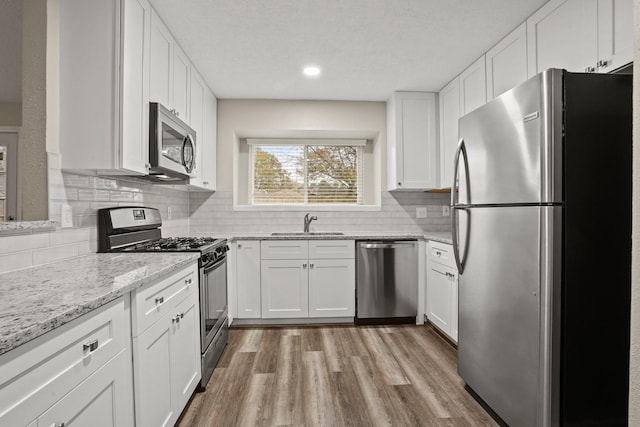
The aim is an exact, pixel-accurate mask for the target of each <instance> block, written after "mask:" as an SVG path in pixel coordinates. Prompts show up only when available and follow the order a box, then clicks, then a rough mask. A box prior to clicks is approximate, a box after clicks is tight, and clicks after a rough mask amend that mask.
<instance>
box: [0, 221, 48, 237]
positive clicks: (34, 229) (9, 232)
mask: <svg viewBox="0 0 640 427" xmlns="http://www.w3.org/2000/svg"><path fill="white" fill-rule="evenodd" d="M56 225H57V224H56V222H55V221H48V220H47V221H22V222H20V221H7V222H0V236H13V235H14V234H30V233H44V232H47V231H54V230H55V229H56Z"/></svg>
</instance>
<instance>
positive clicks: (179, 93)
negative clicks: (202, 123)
mask: <svg viewBox="0 0 640 427" xmlns="http://www.w3.org/2000/svg"><path fill="white" fill-rule="evenodd" d="M150 61H151V77H150V81H151V89H150V98H151V102H158V103H160V104H162V105H164V106H165V107H167V108H168V109H169V110H171V111H172V112H173V113H174V114H175V115H176V116H178V117H179V118H180V119H182V120H183V121H184V122H186V123H187V124H189V98H190V95H191V94H190V92H189V87H190V83H191V81H190V68H191V63H190V62H189V59H188V58H187V56H186V55H185V54H184V51H183V50H182V49H181V48H180V46H179V45H178V43H176V41H175V39H174V38H173V36H172V35H171V32H170V31H169V29H168V28H167V27H166V26H165V25H164V23H163V22H162V19H161V18H160V16H158V14H157V13H156V12H155V11H154V12H153V14H152V16H151V60H150Z"/></svg>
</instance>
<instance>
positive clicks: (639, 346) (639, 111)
mask: <svg viewBox="0 0 640 427" xmlns="http://www.w3.org/2000/svg"><path fill="white" fill-rule="evenodd" d="M634 17H635V20H634V21H635V39H636V43H635V49H636V51H635V55H634V56H635V61H634V66H633V145H634V150H633V232H632V236H631V237H632V241H633V249H632V253H631V256H632V258H631V361H630V366H629V370H630V375H629V383H630V390H629V425H630V426H638V425H640V152H639V151H638V147H640V0H635V1H634Z"/></svg>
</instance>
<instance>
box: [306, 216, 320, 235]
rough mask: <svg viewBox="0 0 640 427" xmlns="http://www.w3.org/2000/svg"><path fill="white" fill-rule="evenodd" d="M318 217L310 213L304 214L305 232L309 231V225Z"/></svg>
mask: <svg viewBox="0 0 640 427" xmlns="http://www.w3.org/2000/svg"><path fill="white" fill-rule="evenodd" d="M317 219H318V217H317V216H315V215H314V216H311V214H310V213H308V214H306V215H305V216H304V232H305V233H308V232H309V225H310V224H311V221H314V220H317Z"/></svg>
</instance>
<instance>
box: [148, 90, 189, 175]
mask: <svg viewBox="0 0 640 427" xmlns="http://www.w3.org/2000/svg"><path fill="white" fill-rule="evenodd" d="M149 164H150V168H149V177H150V178H153V179H154V180H157V181H166V182H175V181H188V180H189V178H190V177H195V168H196V131H194V130H193V129H191V128H190V127H189V126H188V125H187V124H186V123H185V122H183V121H182V120H180V119H179V118H178V117H177V115H176V114H174V112H172V111H170V110H169V109H168V108H166V107H165V106H163V105H161V104H158V103H157V102H151V103H150V110H149Z"/></svg>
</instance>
